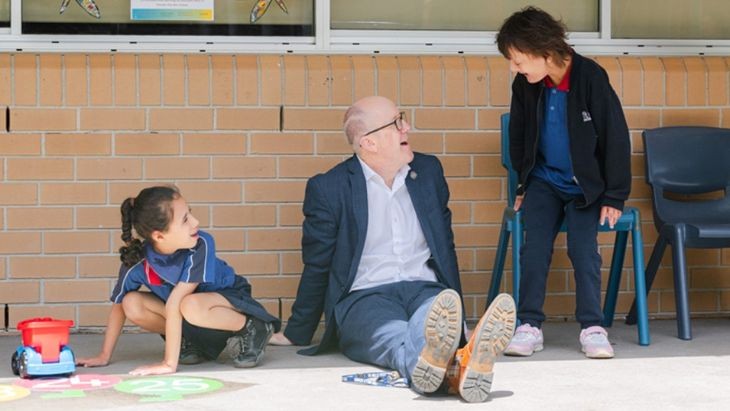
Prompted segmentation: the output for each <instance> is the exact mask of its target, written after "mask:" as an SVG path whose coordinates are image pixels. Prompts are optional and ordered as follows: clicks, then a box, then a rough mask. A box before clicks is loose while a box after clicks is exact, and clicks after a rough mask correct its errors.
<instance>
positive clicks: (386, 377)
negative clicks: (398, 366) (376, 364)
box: [342, 371, 409, 388]
mask: <svg viewBox="0 0 730 411" xmlns="http://www.w3.org/2000/svg"><path fill="white" fill-rule="evenodd" d="M342 382H353V383H356V384H364V385H375V386H378V387H397V388H408V387H409V384H408V379H407V378H404V377H401V376H400V373H398V371H380V372H365V373H358V374H348V375H343V376H342Z"/></svg>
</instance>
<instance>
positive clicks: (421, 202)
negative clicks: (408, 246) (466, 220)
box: [406, 163, 439, 261]
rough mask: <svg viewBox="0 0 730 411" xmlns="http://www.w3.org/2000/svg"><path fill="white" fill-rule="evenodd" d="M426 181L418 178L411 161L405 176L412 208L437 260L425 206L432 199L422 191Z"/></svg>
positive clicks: (431, 229) (436, 248) (437, 252)
mask: <svg viewBox="0 0 730 411" xmlns="http://www.w3.org/2000/svg"><path fill="white" fill-rule="evenodd" d="M428 183H429V182H428V181H426V179H425V178H419V173H418V170H417V168H416V167H414V164H413V163H411V171H409V172H408V175H407V176H406V187H408V194H409V195H410V196H411V202H412V203H413V208H414V209H415V210H416V216H417V217H418V222H419V223H420V224H421V230H422V231H423V236H424V237H426V243H428V248H429V249H430V250H431V255H433V256H434V258H435V259H436V261H439V259H438V258H436V257H437V256H438V254H439V250H438V247H436V242H435V241H434V232H433V226H432V225H431V221H430V220H429V218H428V212H429V210H430V209H429V207H427V204H429V203H430V201H433V199H429V198H428V196H427V195H426V194H425V193H424V184H428ZM429 200H430V201H429Z"/></svg>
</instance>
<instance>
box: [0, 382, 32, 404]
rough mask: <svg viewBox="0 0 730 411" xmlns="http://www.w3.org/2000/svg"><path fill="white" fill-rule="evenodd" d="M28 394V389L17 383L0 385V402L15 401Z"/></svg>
mask: <svg viewBox="0 0 730 411" xmlns="http://www.w3.org/2000/svg"><path fill="white" fill-rule="evenodd" d="M29 395H30V390H29V389H27V388H25V387H19V386H17V385H0V402H6V401H15V400H19V399H21V398H23V397H27V396H29Z"/></svg>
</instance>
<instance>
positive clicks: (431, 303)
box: [271, 97, 515, 402]
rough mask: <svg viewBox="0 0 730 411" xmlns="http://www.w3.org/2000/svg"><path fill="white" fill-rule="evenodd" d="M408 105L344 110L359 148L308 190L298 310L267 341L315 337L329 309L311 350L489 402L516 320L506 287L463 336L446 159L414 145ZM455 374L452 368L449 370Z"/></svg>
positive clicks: (378, 101)
mask: <svg viewBox="0 0 730 411" xmlns="http://www.w3.org/2000/svg"><path fill="white" fill-rule="evenodd" d="M410 129H411V126H410V124H409V123H408V121H407V119H406V116H405V113H404V112H402V111H399V110H398V108H397V107H396V106H395V104H393V102H392V101H390V100H388V99H386V98H384V97H366V98H363V99H361V100H359V101H357V102H356V103H355V104H354V105H353V106H352V107H350V108H349V109H348V110H347V112H346V113H345V118H344V130H345V135H346V136H347V141H348V143H349V144H351V145H352V148H353V151H354V153H355V154H354V155H353V156H352V157H351V158H349V159H348V160H346V161H344V162H342V163H340V164H339V165H337V166H335V167H334V168H332V169H331V170H329V171H328V172H327V173H325V174H320V175H317V176H314V177H312V178H311V179H310V180H309V181H308V183H307V190H306V194H305V198H304V208H303V210H304V216H305V220H304V224H303V238H302V257H303V261H304V271H303V273H302V277H301V281H300V283H299V290H298V292H297V298H296V301H295V302H294V306H293V307H292V315H291V318H289V321H288V324H287V327H286V329H285V331H284V332H283V333H278V334H275V335H274V337H273V338H272V341H271V343H272V344H279V345H288V344H295V345H308V344H310V343H311V340H312V336H313V334H314V332H315V329H316V328H317V325H318V324H319V321H320V317H321V315H322V313H323V312H324V315H325V332H324V336H323V338H322V341H321V343H320V345H319V346H316V347H312V348H310V349H309V350H305V351H303V353H305V354H316V353H319V352H322V351H324V350H326V349H328V348H335V347H339V349H340V350H342V352H343V353H344V354H345V355H346V356H347V357H348V358H350V359H352V360H354V361H360V362H364V363H368V364H374V365H377V366H379V367H383V368H386V369H392V370H397V371H398V372H399V373H400V374H401V376H404V377H407V378H408V379H409V380H410V383H411V387H412V388H413V389H414V390H415V391H417V392H419V393H423V394H426V393H432V392H436V391H441V392H445V391H447V390H450V391H452V392H458V393H459V394H460V395H461V396H462V397H463V398H464V399H465V400H467V401H469V402H478V401H485V400H486V399H487V395H488V393H489V390H490V388H491V384H492V367H493V364H494V360H495V358H496V356H497V355H498V354H499V353H500V352H501V351H502V350H503V349H504V347H505V346H506V345H507V343H508V342H509V340H510V338H511V336H512V332H513V330H514V324H515V308H514V301H513V300H512V298H511V297H510V296H509V295H506V294H503V295H501V296H499V297H498V298H497V299H496V300H495V301H494V303H493V304H492V306H491V307H490V308H489V310H487V312H486V313H485V314H484V316H483V317H482V320H481V321H480V322H479V324H478V325H477V327H476V329H475V331H474V332H473V334H472V336H471V339H470V340H469V342H468V343H467V345H466V346H465V347H463V348H462V349H459V346H460V345H461V343H463V342H465V338H464V335H463V331H462V330H463V327H462V325H463V308H462V306H463V304H462V299H461V282H460V280H459V268H458V265H457V261H456V252H455V250H454V235H453V232H452V230H451V211H450V210H449V208H448V201H449V189H448V186H447V185H446V180H445V178H444V173H443V168H442V167H441V163H440V162H439V160H438V159H437V158H436V157H434V156H430V155H424V154H419V153H414V152H413V151H412V150H411V146H410V144H409V139H408V131H410ZM447 374H448V378H447Z"/></svg>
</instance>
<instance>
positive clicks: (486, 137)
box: [445, 131, 500, 154]
mask: <svg viewBox="0 0 730 411" xmlns="http://www.w3.org/2000/svg"><path fill="white" fill-rule="evenodd" d="M445 140H446V152H447V153H495V154H499V153H500V136H499V134H497V133H494V132H483V131H482V132H476V133H446V138H445Z"/></svg>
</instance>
